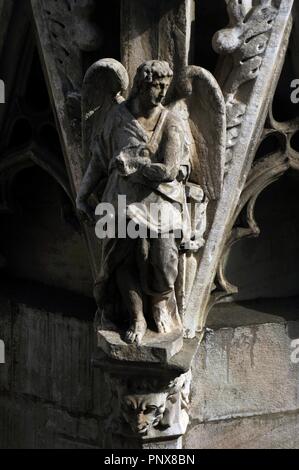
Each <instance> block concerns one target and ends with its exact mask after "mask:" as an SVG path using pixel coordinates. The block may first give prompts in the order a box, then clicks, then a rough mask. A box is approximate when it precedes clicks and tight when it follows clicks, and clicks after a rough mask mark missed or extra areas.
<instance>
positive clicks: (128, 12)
mask: <svg viewBox="0 0 299 470" xmlns="http://www.w3.org/2000/svg"><path fill="white" fill-rule="evenodd" d="M122 3H123V6H122V28H121V31H122V33H121V47H122V62H123V63H124V65H125V66H126V68H127V70H128V72H129V76H130V78H131V80H133V77H134V74H135V71H136V69H137V67H138V66H139V65H140V64H141V63H142V62H144V61H145V60H156V59H158V60H166V61H167V62H169V63H170V64H171V66H172V67H174V68H176V66H179V65H180V64H181V63H183V64H185V65H187V64H189V63H190V62H191V61H192V41H191V36H192V23H193V21H194V16H195V13H194V10H195V2H194V1H193V0H183V1H181V0H174V1H172V2H171V3H170V2H169V1H168V0H143V1H139V0H124V1H123V2H122Z"/></svg>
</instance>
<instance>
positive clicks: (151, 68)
mask: <svg viewBox="0 0 299 470" xmlns="http://www.w3.org/2000/svg"><path fill="white" fill-rule="evenodd" d="M172 77H173V71H172V70H171V68H170V66H169V64H168V63H167V62H165V61H159V60H151V61H147V62H144V63H143V64H141V65H140V66H139V68H138V69H137V72H136V76H135V79H134V84H133V88H132V92H131V96H130V97H131V98H136V97H137V96H138V97H139V99H140V100H141V102H142V104H143V105H144V106H146V107H149V108H150V107H153V106H158V105H159V104H161V103H162V102H163V100H164V98H165V96H166V93H167V91H168V88H169V86H170V83H171V80H172Z"/></svg>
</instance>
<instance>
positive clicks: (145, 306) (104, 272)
mask: <svg viewBox="0 0 299 470" xmlns="http://www.w3.org/2000/svg"><path fill="white" fill-rule="evenodd" d="M180 75H181V77H180V80H178V81H177V83H176V77H173V71H172V70H171V68H170V66H169V64H168V63H167V62H164V61H158V60H153V61H148V62H145V63H143V64H142V65H140V67H139V68H138V70H137V73H136V76H135V79H134V83H133V86H132V89H131V91H130V93H129V94H128V98H127V99H126V100H125V99H124V98H123V94H124V92H125V91H126V90H127V88H128V86H129V79H128V74H127V72H126V70H125V68H124V67H123V66H122V64H120V63H119V62H118V61H116V60H114V59H103V60H100V61H98V62H96V63H95V64H94V65H92V66H91V67H90V69H89V70H88V71H87V74H86V77H85V80H84V84H83V92H82V113H83V119H82V120H83V124H82V125H83V158H84V159H85V161H88V162H89V166H88V169H87V171H86V174H85V176H84V178H83V181H82V185H81V188H80V190H79V193H78V196H77V209H78V212H79V213H80V215H81V216H84V217H85V219H86V220H88V221H89V222H91V223H95V216H94V214H95V211H94V209H93V208H92V207H91V204H90V201H91V200H90V196H91V195H94V194H96V195H97V198H98V201H99V202H100V203H105V204H106V205H107V204H109V207H112V208H113V209H114V211H111V214H109V216H110V218H112V219H113V222H114V224H115V231H114V236H106V237H104V238H102V239H101V240H100V252H101V254H100V259H99V260H98V266H99V272H98V277H97V280H96V283H95V290H94V292H95V298H96V302H97V305H98V313H99V314H100V318H101V328H102V329H103V330H104V329H108V330H109V329H111V330H116V331H118V332H120V333H121V332H124V339H125V341H126V342H127V343H130V344H133V343H134V344H137V345H141V344H142V342H143V338H144V336H145V335H146V332H147V330H151V331H156V333H157V334H158V337H160V336H161V338H162V341H167V337H169V338H170V339H169V341H171V335H173V334H176V333H177V334H179V335H182V334H183V318H182V316H183V310H184V308H185V304H186V302H185V300H186V290H187V289H188V286H187V284H188V282H186V279H187V278H189V279H190V276H189V277H188V270H189V266H188V260H189V259H191V258H190V257H188V253H192V252H193V253H197V252H198V251H199V249H200V248H201V247H202V246H203V244H204V238H203V236H204V232H205V218H206V215H205V213H206V207H207V203H208V201H212V200H215V201H216V200H217V199H218V198H219V196H220V194H221V190H222V182H223V177H224V157H225V140H226V123H225V104H224V99H223V96H222V94H221V91H220V89H219V86H218V85H217V82H216V80H215V79H214V78H213V77H212V75H211V74H210V73H209V72H207V71H205V70H204V69H202V68H199V67H189V68H187V69H186V70H185V72H184V74H180ZM182 76H183V79H182ZM121 198H125V205H123V206H122V208H123V209H120V199H121ZM105 207H107V206H105ZM152 209H154V210H152ZM155 211H156V212H155ZM124 212H125V214H124ZM97 213H98V211H97ZM157 214H158V215H157ZM161 214H162V215H161ZM165 214H166V215H167V217H166V218H165V217H164V216H165ZM121 219H122V220H125V223H126V228H127V229H128V230H127V232H126V234H125V236H124V234H123V233H120V228H119V227H120V221H121ZM132 223H133V224H135V232H134V233H136V230H137V231H138V230H139V231H140V232H139V235H140V233H141V232H142V236H134V234H133V235H132V234H130V233H129V232H130V230H129V229H130V228H132ZM131 231H132V230H131ZM167 335H168V336H167Z"/></svg>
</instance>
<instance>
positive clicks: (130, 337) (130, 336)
mask: <svg viewBox="0 0 299 470" xmlns="http://www.w3.org/2000/svg"><path fill="white" fill-rule="evenodd" d="M146 330H147V324H146V322H145V321H143V320H142V321H137V322H135V323H134V324H133V325H132V326H131V327H130V328H129V330H128V331H127V333H126V342H127V343H129V344H134V343H135V344H137V346H140V345H141V343H142V340H143V337H144V335H145V333H146Z"/></svg>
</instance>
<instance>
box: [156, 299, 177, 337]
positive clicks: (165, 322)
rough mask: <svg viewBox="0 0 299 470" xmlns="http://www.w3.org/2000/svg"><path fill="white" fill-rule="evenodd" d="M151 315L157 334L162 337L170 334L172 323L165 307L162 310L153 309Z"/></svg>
mask: <svg viewBox="0 0 299 470" xmlns="http://www.w3.org/2000/svg"><path fill="white" fill-rule="evenodd" d="M153 313H154V319H155V322H156V326H157V328H158V332H159V333H162V334H164V335H165V334H167V333H171V332H172V330H173V322H172V319H171V316H170V314H169V312H168V310H167V307H166V306H165V307H164V308H161V307H160V308H154V312H153Z"/></svg>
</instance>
